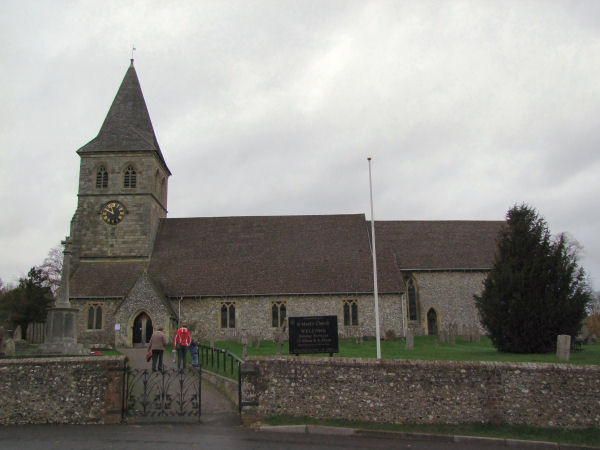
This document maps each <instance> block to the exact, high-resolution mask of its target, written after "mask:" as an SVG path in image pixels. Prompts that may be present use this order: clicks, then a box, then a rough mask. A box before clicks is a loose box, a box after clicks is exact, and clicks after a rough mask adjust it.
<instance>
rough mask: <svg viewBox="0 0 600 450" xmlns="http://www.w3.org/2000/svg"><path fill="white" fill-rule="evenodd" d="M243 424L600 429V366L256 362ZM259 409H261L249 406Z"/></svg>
mask: <svg viewBox="0 0 600 450" xmlns="http://www.w3.org/2000/svg"><path fill="white" fill-rule="evenodd" d="M241 374H242V402H243V403H242V404H244V403H245V404H246V405H245V406H243V408H242V419H243V420H245V421H254V420H260V419H261V418H263V417H268V416H274V415H289V416H298V417H301V416H309V417H315V418H334V419H335V418H338V419H346V420H356V421H371V422H390V423H418V424H444V423H449V424H459V423H488V422H492V423H507V424H528V425H532V426H538V427H564V428H585V427H600V367H597V366H572V365H558V364H509V363H476V362H446V361H444V362H440V361H402V360H380V361H377V360H369V359H351V358H314V357H296V358H294V357H274V358H267V357H250V358H247V359H246V361H245V362H244V363H243V365H242V368H241ZM248 404H249V405H254V406H248Z"/></svg>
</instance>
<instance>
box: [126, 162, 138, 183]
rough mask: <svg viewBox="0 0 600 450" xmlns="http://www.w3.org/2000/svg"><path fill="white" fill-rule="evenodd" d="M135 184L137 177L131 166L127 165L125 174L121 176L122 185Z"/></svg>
mask: <svg viewBox="0 0 600 450" xmlns="http://www.w3.org/2000/svg"><path fill="white" fill-rule="evenodd" d="M136 186H137V178H136V174H135V169H134V168H133V166H127V169H125V176H124V177H123V187H125V188H134V187H136Z"/></svg>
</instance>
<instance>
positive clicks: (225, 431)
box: [0, 424, 518, 450]
mask: <svg viewBox="0 0 600 450" xmlns="http://www.w3.org/2000/svg"><path fill="white" fill-rule="evenodd" d="M0 448H2V449H10V450H12V449H19V450H39V449H41V448H43V449H57V450H58V449H60V450H68V449H90V450H96V449H144V450H153V449H160V450H166V449H174V448H181V449H186V450H188V449H199V448H202V449H219V450H226V449H252V450H254V449H294V450H296V449H297V450H304V449H330V450H337V449H339V450H349V449H389V448H394V449H412V450H425V449H429V450H441V449H450V450H459V449H469V450H497V449H504V450H506V448H507V447H506V445H505V444H504V443H500V442H488V443H486V442H483V443H482V442H458V443H455V442H439V441H432V440H406V439H389V438H376V437H368V436H340V435H331V434H306V433H281V432H266V431H253V430H249V429H245V428H242V427H240V426H237V427H216V426H208V425H189V424H171V425H165V424H157V425H28V426H10V427H0ZM513 448H515V447H513ZM517 448H518V447H517Z"/></svg>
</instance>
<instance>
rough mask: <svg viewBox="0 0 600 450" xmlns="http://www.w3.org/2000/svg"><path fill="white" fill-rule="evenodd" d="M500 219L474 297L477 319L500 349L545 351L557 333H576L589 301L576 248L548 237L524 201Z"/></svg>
mask: <svg viewBox="0 0 600 450" xmlns="http://www.w3.org/2000/svg"><path fill="white" fill-rule="evenodd" d="M506 218H507V221H506V225H505V226H504V227H503V229H502V231H501V232H500V234H499V237H498V248H497V253H496V259H495V262H494V267H493V269H492V271H491V272H490V273H489V275H488V277H487V279H486V280H485V284H484V290H483V292H482V294H481V296H475V302H476V305H477V309H478V310H479V315H480V317H481V322H482V324H483V325H484V326H485V327H486V329H487V330H488V332H489V333H490V338H491V340H492V342H493V344H494V346H495V347H496V348H497V349H498V350H499V351H501V352H513V353H547V352H551V351H553V349H554V348H555V345H556V336H557V335H559V334H568V335H571V336H573V337H574V336H575V335H576V334H577V332H578V331H579V328H580V326H581V322H582V320H583V319H584V318H585V316H586V305H587V303H588V302H589V301H590V299H591V290H590V287H589V284H588V283H587V281H586V278H585V273H584V270H583V268H581V267H579V265H578V263H577V250H578V249H577V246H576V245H574V244H573V243H571V242H569V240H568V239H567V238H566V236H565V235H564V234H561V235H559V236H558V237H557V238H556V239H554V240H553V239H552V238H551V236H550V231H549V230H548V226H547V225H546V222H545V220H544V219H543V218H542V217H540V216H539V215H538V213H537V211H536V210H535V209H533V208H531V207H529V206H527V205H524V204H523V205H518V206H514V207H513V208H511V209H510V210H509V211H508V213H507V215H506Z"/></svg>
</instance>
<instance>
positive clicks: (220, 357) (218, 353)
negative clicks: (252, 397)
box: [198, 344, 244, 414]
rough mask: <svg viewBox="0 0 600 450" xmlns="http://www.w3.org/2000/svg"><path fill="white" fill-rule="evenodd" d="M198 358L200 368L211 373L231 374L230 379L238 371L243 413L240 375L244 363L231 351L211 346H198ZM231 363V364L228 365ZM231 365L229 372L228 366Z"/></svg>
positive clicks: (240, 409) (239, 398) (240, 410)
mask: <svg viewBox="0 0 600 450" xmlns="http://www.w3.org/2000/svg"><path fill="white" fill-rule="evenodd" d="M198 357H199V360H200V361H199V362H200V366H201V367H202V368H205V369H208V370H210V371H211V372H216V373H219V372H222V373H223V374H224V375H226V376H227V373H228V372H229V378H233V377H234V375H235V369H237V384H238V410H239V412H240V414H241V412H242V378H241V375H240V365H241V364H242V363H243V362H244V361H243V360H242V359H240V358H239V357H238V356H237V355H234V354H233V353H231V352H230V351H229V350H225V349H224V348H217V347H211V346H209V345H203V344H200V345H198ZM228 363H229V364H228ZM228 365H229V370H228V368H227V366H228Z"/></svg>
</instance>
